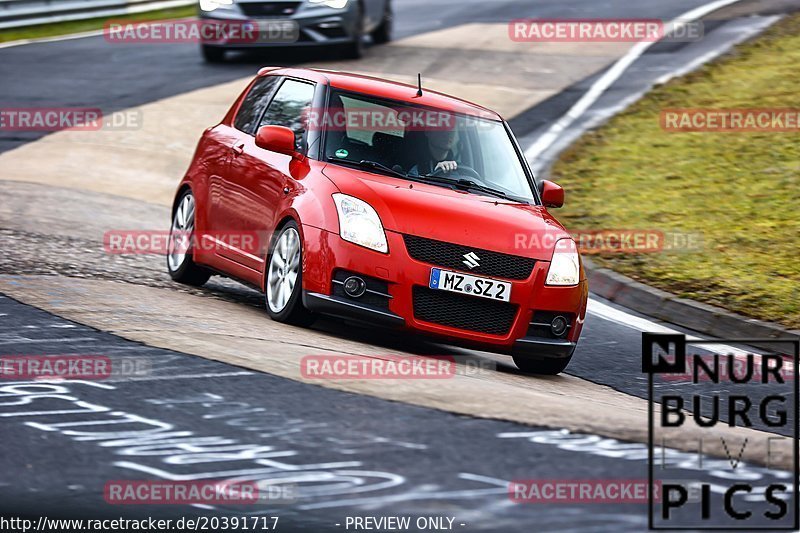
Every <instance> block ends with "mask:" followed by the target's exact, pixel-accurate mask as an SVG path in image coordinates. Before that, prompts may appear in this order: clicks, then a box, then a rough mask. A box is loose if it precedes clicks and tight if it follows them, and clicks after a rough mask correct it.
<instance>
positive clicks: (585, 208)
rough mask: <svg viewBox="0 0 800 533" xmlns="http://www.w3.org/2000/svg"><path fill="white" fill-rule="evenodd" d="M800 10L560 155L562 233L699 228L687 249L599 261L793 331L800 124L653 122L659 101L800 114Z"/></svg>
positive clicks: (799, 323)
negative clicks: (670, 128) (792, 127)
mask: <svg viewBox="0 0 800 533" xmlns="http://www.w3.org/2000/svg"><path fill="white" fill-rule="evenodd" d="M798 65H800V16H792V17H788V18H786V19H784V20H782V21H780V22H778V23H777V24H776V25H774V26H773V27H771V28H770V29H768V30H767V31H766V32H765V33H764V34H762V35H761V36H759V37H758V38H756V39H755V40H753V41H750V42H747V43H744V44H742V45H739V46H737V47H736V48H735V49H734V50H733V51H732V52H731V53H730V54H727V55H726V56H724V57H723V58H720V59H719V60H718V61H716V62H713V63H711V64H709V65H706V66H705V67H703V68H702V69H700V70H699V71H697V72H694V73H692V74H690V75H688V76H686V77H684V78H682V79H679V80H674V81H673V82H671V83H668V84H666V85H664V86H661V87H659V88H656V89H654V90H653V91H652V92H651V93H649V94H648V95H647V96H646V97H645V98H644V99H642V100H641V101H639V102H638V103H636V104H635V105H633V106H632V107H631V108H630V109H628V110H627V111H626V112H624V113H622V114H620V115H618V116H616V117H615V118H613V119H612V120H611V121H610V122H609V123H608V124H606V125H605V126H603V127H601V128H600V129H598V130H596V131H593V132H590V133H588V134H587V135H585V136H584V137H583V138H582V139H581V140H580V141H579V142H578V143H577V144H576V145H574V146H573V147H572V148H571V149H570V150H568V151H567V152H565V153H564V154H563V156H562V157H561V158H560V160H559V161H558V162H557V163H556V165H555V166H554V168H553V171H552V176H553V179H554V180H555V181H558V182H559V183H560V184H562V185H563V186H564V187H565V188H566V189H567V193H568V194H567V199H568V203H567V206H566V208H565V209H564V210H563V211H562V212H561V213H558V215H559V219H561V220H562V221H563V222H564V223H565V225H567V227H569V228H570V229H571V230H581V229H585V230H591V229H599V228H605V229H632V228H635V229H654V230H661V231H665V232H687V233H691V234H700V235H701V236H702V238H703V244H702V246H701V247H700V249H699V250H696V251H692V252H675V251H671V252H668V253H667V252H662V253H655V254H639V255H634V254H624V255H623V254H618V255H605V256H601V257H599V258H598V260H597V262H598V263H600V264H601V265H602V266H605V267H608V268H611V269H613V270H616V271H618V272H620V273H622V274H625V275H627V276H630V277H632V278H634V279H637V280H639V281H642V282H644V283H647V284H649V285H651V286H654V287H658V288H661V289H663V290H666V291H669V292H671V293H673V294H676V295H678V296H681V297H684V298H691V299H694V300H698V301H702V302H706V303H709V304H713V305H717V306H720V307H724V308H726V309H729V310H731V311H734V312H737V313H741V314H744V315H747V316H750V317H754V318H759V319H762V320H769V321H774V322H778V323H781V324H783V325H785V326H788V327H789V328H793V329H797V328H800V262H798V257H797V256H798V249H799V248H800V246H799V245H800V208H799V207H798V206H800V130H798V131H795V132H792V133H776V132H757V133H744V132H736V133H718V132H715V133H686V132H667V131H664V130H662V129H661V126H660V121H659V119H660V115H661V111H662V110H663V109H665V108H712V109H723V108H793V109H794V110H800V91H798V87H800V69H798Z"/></svg>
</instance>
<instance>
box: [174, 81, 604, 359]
mask: <svg viewBox="0 0 800 533" xmlns="http://www.w3.org/2000/svg"><path fill="white" fill-rule="evenodd" d="M563 202H564V192H563V190H562V189H561V188H560V187H559V186H558V185H556V184H554V183H552V182H549V181H538V182H537V181H535V180H534V177H533V175H532V174H531V171H530V169H529V167H528V165H527V163H526V161H525V159H524V157H523V155H522V152H521V150H520V148H519V146H518V145H517V143H516V141H515V139H514V137H513V135H512V133H511V130H510V129H509V127H508V125H507V124H506V123H505V122H504V121H503V119H502V118H501V117H500V116H499V115H497V114H496V113H494V112H492V111H489V110H488V109H485V108H482V107H480V106H477V105H475V104H471V103H469V102H466V101H463V100H459V99H457V98H453V97H450V96H446V95H443V94H440V93H436V92H433V91H429V90H425V89H423V88H422V87H421V86H420V87H415V86H410V85H405V84H400V83H393V82H389V81H384V80H380V79H375V78H370V77H365V76H358V75H353V74H345V73H340V72H331V71H324V70H308V69H288V68H287V69H276V68H265V69H262V70H261V71H260V72H259V74H258V76H257V77H256V79H255V80H254V81H253V82H252V83H251V84H250V86H249V87H248V88H247V89H246V90H245V91H244V93H243V94H242V95H241V96H240V97H239V99H238V100H237V101H236V102H235V103H234V105H233V107H232V108H231V109H230V111H229V112H228V114H227V115H226V116H225V118H224V119H223V120H222V122H221V123H220V124H219V125H217V126H214V127H212V128H210V129H208V130H206V131H205V132H204V134H203V136H202V138H201V139H200V143H199V145H198V147H197V150H196V153H195V155H194V159H193V161H192V163H191V165H190V167H189V170H188V171H187V173H186V176H185V178H184V179H183V181H182V182H181V184H180V186H179V187H178V191H177V194H176V197H175V202H174V206H173V210H172V212H173V223H172V234H173V238H172V239H171V244H170V250H169V253H168V258H167V263H168V269H169V273H170V275H171V276H172V278H173V279H174V280H177V281H179V282H183V283H188V284H192V285H202V284H203V283H205V282H206V281H207V280H208V278H209V276H211V275H212V274H223V275H225V276H229V277H232V278H235V279H238V280H240V281H242V282H244V283H247V284H249V285H252V286H254V287H257V288H258V289H259V290H261V291H262V292H263V293H264V294H265V299H266V307H267V312H268V313H269V315H270V316H271V317H272V318H273V319H274V320H277V321H280V322H286V323H290V324H297V325H305V324H309V323H310V322H311V320H313V318H314V316H316V315H317V314H318V313H323V314H329V315H336V316H339V317H345V318H349V319H355V320H357V321H359V322H369V323H374V324H377V325H382V326H390V327H394V328H400V329H404V330H408V331H413V332H415V333H419V334H424V335H432V336H435V337H438V338H439V339H442V340H445V341H448V342H453V343H457V344H464V345H468V346H473V347H476V348H479V349H483V350H489V351H494V352H500V353H509V354H511V355H513V357H514V361H515V363H516V364H517V366H518V367H519V368H520V369H521V370H523V371H526V372H535V373H543V374H557V373H559V372H561V371H562V370H564V368H566V366H567V364H568V363H569V361H570V359H571V357H572V354H573V352H574V351H575V346H576V344H577V342H578V338H579V336H580V334H581V329H582V327H583V322H584V318H585V314H586V301H587V296H588V288H587V282H586V277H585V274H584V271H583V267H582V264H581V260H580V257H579V254H578V252H577V249H576V246H575V243H574V241H573V240H572V238H571V237H570V235H569V233H568V232H567V231H566V230H565V229H564V228H563V226H561V224H559V222H558V221H557V220H556V219H555V218H553V216H551V215H550V213H549V212H548V209H549V208H556V207H560V206H561V205H562V204H563ZM189 235H191V238H187V236H189Z"/></svg>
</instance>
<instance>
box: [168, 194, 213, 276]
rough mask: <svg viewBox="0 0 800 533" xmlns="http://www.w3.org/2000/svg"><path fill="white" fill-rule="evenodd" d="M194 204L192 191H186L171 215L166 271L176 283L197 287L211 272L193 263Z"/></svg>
mask: <svg viewBox="0 0 800 533" xmlns="http://www.w3.org/2000/svg"><path fill="white" fill-rule="evenodd" d="M194 212H195V202H194V195H193V194H192V191H186V192H184V193H183V195H181V198H180V200H178V207H176V208H175V213H174V214H173V215H172V226H171V227H170V230H169V245H168V246H169V248H168V249H167V271H168V272H169V275H170V277H171V278H172V279H173V280H175V281H177V282H178V283H184V284H186V285H194V286H195V287H199V286H201V285H203V284H205V282H206V281H208V278H210V277H211V272H210V271H208V270H206V269H205V268H203V267H201V266H199V265H198V264H196V263H195V262H194V257H193V252H192V248H193V247H192V244H193V243H194V238H195V232H194Z"/></svg>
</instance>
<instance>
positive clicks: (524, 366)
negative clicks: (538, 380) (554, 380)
mask: <svg viewBox="0 0 800 533" xmlns="http://www.w3.org/2000/svg"><path fill="white" fill-rule="evenodd" d="M570 361H572V356H571V355H570V356H569V357H563V358H559V359H535V358H532V357H525V356H521V355H515V356H514V364H516V365H517V368H519V369H520V370H521V371H523V372H525V373H526V374H541V375H545V376H555V375H556V374H560V373H562V372H563V371H564V370H565V369H566V368H567V366H568V365H569V362H570Z"/></svg>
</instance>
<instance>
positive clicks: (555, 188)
mask: <svg viewBox="0 0 800 533" xmlns="http://www.w3.org/2000/svg"><path fill="white" fill-rule="evenodd" d="M539 194H540V195H541V196H542V203H543V204H544V206H545V207H562V206H563V205H564V189H562V188H561V187H560V186H559V185H556V184H555V183H553V182H552V181H548V180H542V181H540V182H539Z"/></svg>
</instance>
